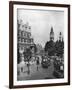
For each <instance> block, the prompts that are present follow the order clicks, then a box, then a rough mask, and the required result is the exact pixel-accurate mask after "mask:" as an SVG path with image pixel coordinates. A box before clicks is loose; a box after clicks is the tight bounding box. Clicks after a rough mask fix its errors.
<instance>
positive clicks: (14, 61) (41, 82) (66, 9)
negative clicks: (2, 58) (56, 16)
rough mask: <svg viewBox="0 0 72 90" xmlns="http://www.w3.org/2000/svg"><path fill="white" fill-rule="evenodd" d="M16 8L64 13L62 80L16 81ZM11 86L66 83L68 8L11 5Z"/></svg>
mask: <svg viewBox="0 0 72 90" xmlns="http://www.w3.org/2000/svg"><path fill="white" fill-rule="evenodd" d="M17 8H25V9H34V10H35V9H36V10H37V9H42V10H57V11H64V78H63V79H49V80H27V81H17ZM13 16H14V18H13V32H14V33H13V35H14V37H13V43H14V44H13V47H14V48H13V51H14V52H13V56H14V57H13V71H14V72H13V77H14V78H13V82H14V83H13V84H14V85H34V84H53V83H65V82H68V49H67V48H68V8H64V7H49V6H48V7H45V6H29V5H13Z"/></svg>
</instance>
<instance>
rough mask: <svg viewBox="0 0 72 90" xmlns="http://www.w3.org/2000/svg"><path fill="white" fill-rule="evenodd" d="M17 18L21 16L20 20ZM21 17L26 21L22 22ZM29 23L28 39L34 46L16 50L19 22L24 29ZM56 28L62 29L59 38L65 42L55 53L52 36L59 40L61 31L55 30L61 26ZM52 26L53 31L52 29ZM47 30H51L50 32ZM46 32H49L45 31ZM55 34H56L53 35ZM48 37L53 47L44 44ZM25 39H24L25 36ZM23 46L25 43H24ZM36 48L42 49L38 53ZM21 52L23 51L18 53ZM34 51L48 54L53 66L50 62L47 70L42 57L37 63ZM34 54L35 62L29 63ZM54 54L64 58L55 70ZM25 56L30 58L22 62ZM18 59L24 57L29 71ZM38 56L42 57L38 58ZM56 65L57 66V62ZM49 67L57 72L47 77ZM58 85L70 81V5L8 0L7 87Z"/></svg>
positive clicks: (55, 56)
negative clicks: (30, 35)
mask: <svg viewBox="0 0 72 90" xmlns="http://www.w3.org/2000/svg"><path fill="white" fill-rule="evenodd" d="M48 17H49V18H48ZM18 19H22V20H20V22H19V21H18ZM23 20H24V21H25V22H23V23H22V21H23ZM27 21H28V22H27ZM24 23H25V24H24ZM29 23H30V24H31V25H30V26H31V27H32V31H31V33H32V35H33V37H31V39H30V41H32V45H34V46H29V48H30V50H31V51H32V52H31V51H29V48H28V47H27V46H26V48H22V50H24V51H23V53H22V52H21V51H19V52H18V50H20V46H19V45H23V44H22V43H23V42H22V39H21V38H19V33H18V31H20V29H19V25H20V24H22V25H23V28H24V27H25V29H26V28H27V27H28V26H29ZM25 25H27V26H25ZM38 25H39V26H38ZM30 26H29V29H31V27H30ZM37 26H38V27H39V28H40V29H39V28H38V27H37ZM49 27H50V28H49ZM59 28H60V29H62V31H61V32H62V33H63V39H62V40H64V41H63V42H64V44H63V45H64V46H63V47H62V48H63V49H62V48H60V49H62V51H61V53H60V52H59V53H58V51H57V52H56V47H55V45H56V42H57V39H56V41H54V40H55V38H58V37H59V40H61V35H62V33H61V32H60V31H59V32H60V34H59V32H58V30H60V29H59ZM41 29H42V30H41ZM54 29H55V31H54V32H53V30H54ZM57 29H58V30H57ZM34 30H35V31H34ZM45 30H46V31H45ZM49 30H51V32H50V31H49ZM42 32H43V33H44V34H43V33H42ZM31 33H29V34H31ZM46 33H48V35H47V34H46ZM22 34H23V33H22ZM22 34H21V36H22ZM57 34H58V35H59V36H58V35H57ZM41 35H42V36H41ZM54 35H56V36H55V37H54ZM46 36H49V37H46ZM28 37H29V36H28ZM42 37H43V38H42ZM25 38H26V37H24V39H25ZM48 38H49V39H50V40H51V41H53V42H54V44H53V45H54V47H55V49H54V47H53V48H52V49H51V48H50V47H49V48H50V49H48V47H46V46H47V45H46V42H47V41H48V40H49V39H48ZM20 39H21V41H20ZM24 39H23V40H24ZM47 39H48V40H47ZM33 40H34V42H33ZM30 41H28V42H29V44H30ZM24 42H26V40H25V41H24ZM19 43H21V44H19ZM39 43H40V44H41V45H42V46H41V45H40V44H39ZM38 44H39V45H38ZM26 45H28V44H27V42H26ZM44 45H45V46H44ZM51 45H52V44H51ZM23 46H24V47H25V44H24V45H23ZM35 46H36V48H37V52H36V53H33V52H35ZM43 46H44V47H43ZM33 47H34V48H33ZM59 47H60V46H58V48H59ZM27 48H28V51H27ZM58 48H57V50H58ZM53 49H54V51H55V52H54V51H52V52H54V53H53V55H52V52H51V53H50V51H51V50H53ZM60 49H59V50H60ZM25 50H26V51H27V53H26V52H25ZM38 50H40V51H41V52H40V51H39V52H40V53H38ZM20 52H21V53H22V54H20ZM30 52H31V53H30ZM28 53H29V54H28ZM20 55H21V56H20ZM22 55H24V56H22ZM32 55H35V56H32ZM37 55H40V56H41V58H42V57H43V56H44V58H45V57H46V56H47V60H48V58H49V60H50V62H51V63H52V64H53V67H52V64H51V66H49V67H50V68H51V69H50V70H48V69H49V68H48V69H47V68H44V67H45V66H46V65H48V64H47V62H46V64H45V63H44V64H43V61H41V63H40V64H39V62H36V61H37V60H40V59H39V57H37ZM22 57H23V59H22ZM25 57H26V58H25ZM33 57H35V62H34V66H32V65H31V64H30V63H31V62H30V60H32V58H33ZM36 57H37V58H36ZM28 58H29V59H28ZM55 58H56V60H55ZM57 58H58V60H62V59H63V64H61V65H63V67H62V66H61V67H60V68H61V69H62V70H60V69H59V70H58V66H57V68H56V65H57V64H56V63H57ZM26 59H27V60H29V61H26V62H25V60H26ZM19 60H23V61H24V62H25V64H26V65H28V66H27V67H28V68H27V69H28V71H26V72H27V73H28V75H27V73H24V71H23V70H25V68H26V67H24V64H23V67H24V68H22V66H21V67H19V65H20V64H21V63H20V62H21V61H19ZM33 60H34V59H33ZM41 60H44V59H41ZM51 60H52V61H51ZM55 61H56V63H55ZM24 62H23V63H24ZM59 62H60V61H59ZM61 62H62V61H61ZM27 63H28V64H27ZM21 65H22V64H21ZM29 65H30V66H29ZM39 65H41V66H39ZM54 65H55V66H54ZM58 65H59V66H60V64H58ZM35 66H37V67H35ZM29 67H30V69H31V68H32V69H31V70H30V71H29ZM27 69H26V70H27ZM35 69H37V71H36V72H35ZM18 70H20V71H18ZM51 70H54V71H56V72H58V75H57V74H56V75H55V77H54V76H53V77H50V76H49V77H47V75H48V73H51V72H50V71H51ZM57 70H58V71H57ZM54 71H53V72H52V75H53V74H54ZM29 73H30V74H29ZM44 73H46V74H44ZM25 75H27V76H25ZM42 75H43V76H42ZM44 75H45V77H44ZM61 85H70V5H68V4H52V3H37V2H19V1H9V88H10V89H11V88H30V87H45V86H61Z"/></svg>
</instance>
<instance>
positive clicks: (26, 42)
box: [17, 22, 34, 53]
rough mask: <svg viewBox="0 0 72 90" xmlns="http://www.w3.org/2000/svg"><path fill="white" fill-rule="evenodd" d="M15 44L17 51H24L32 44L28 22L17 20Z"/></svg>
mask: <svg viewBox="0 0 72 90" xmlns="http://www.w3.org/2000/svg"><path fill="white" fill-rule="evenodd" d="M17 44H18V49H19V52H20V53H21V52H25V51H26V49H27V48H30V46H34V39H33V38H32V35H31V26H29V23H28V22H27V23H25V24H24V23H22V22H18V35H17Z"/></svg>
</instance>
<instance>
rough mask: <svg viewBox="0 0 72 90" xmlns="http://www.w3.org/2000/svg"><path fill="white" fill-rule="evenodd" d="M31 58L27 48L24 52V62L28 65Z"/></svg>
mask: <svg viewBox="0 0 72 90" xmlns="http://www.w3.org/2000/svg"><path fill="white" fill-rule="evenodd" d="M31 56H32V53H31V50H30V48H27V49H26V51H25V52H24V58H25V61H27V62H28V63H29V61H30V59H31Z"/></svg>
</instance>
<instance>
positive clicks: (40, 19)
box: [17, 9, 64, 47]
mask: <svg viewBox="0 0 72 90" xmlns="http://www.w3.org/2000/svg"><path fill="white" fill-rule="evenodd" d="M17 17H18V20H20V19H21V20H23V22H24V23H26V22H29V25H30V26H31V33H32V36H33V38H34V42H35V43H36V44H38V43H40V44H41V45H42V46H43V47H44V45H45V43H46V42H47V41H49V36H50V30H51V26H52V27H53V31H54V41H56V40H57V39H58V36H59V32H62V34H63V32H64V12H63V11H51V10H50V11H49V10H47V11H43V10H25V9H18V10H17Z"/></svg>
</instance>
